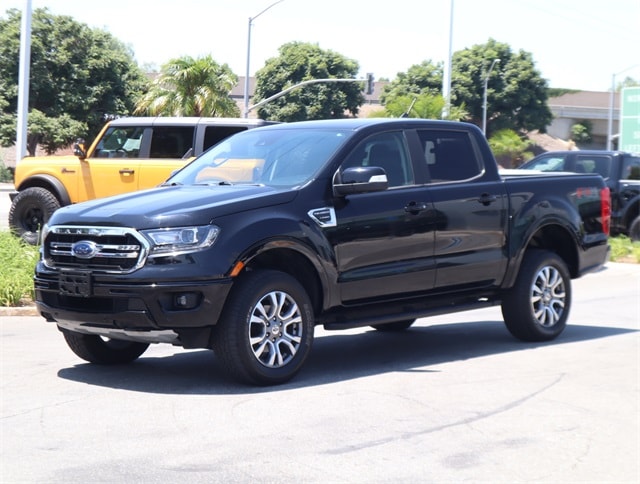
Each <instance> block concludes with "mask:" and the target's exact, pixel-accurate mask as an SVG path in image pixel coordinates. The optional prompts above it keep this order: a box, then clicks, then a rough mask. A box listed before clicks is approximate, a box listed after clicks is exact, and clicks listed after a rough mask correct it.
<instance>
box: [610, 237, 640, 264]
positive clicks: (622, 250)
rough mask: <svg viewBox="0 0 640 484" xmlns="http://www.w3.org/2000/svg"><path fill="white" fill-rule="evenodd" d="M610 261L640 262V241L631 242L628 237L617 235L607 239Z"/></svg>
mask: <svg viewBox="0 0 640 484" xmlns="http://www.w3.org/2000/svg"><path fill="white" fill-rule="evenodd" d="M609 245H610V246H611V261H612V262H630V263H632V264H640V242H637V241H636V242H632V241H631V239H630V238H629V237H626V236H624V235H619V236H618V237H611V238H610V239H609Z"/></svg>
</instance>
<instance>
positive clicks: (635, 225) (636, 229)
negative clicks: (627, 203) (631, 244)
mask: <svg viewBox="0 0 640 484" xmlns="http://www.w3.org/2000/svg"><path fill="white" fill-rule="evenodd" d="M629 238H630V239H631V240H633V241H636V242H637V241H640V215H639V216H637V217H636V218H634V219H633V222H631V225H629Z"/></svg>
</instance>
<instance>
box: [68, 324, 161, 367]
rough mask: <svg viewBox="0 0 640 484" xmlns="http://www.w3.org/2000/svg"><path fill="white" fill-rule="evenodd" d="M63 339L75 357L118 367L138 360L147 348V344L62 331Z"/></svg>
mask: <svg viewBox="0 0 640 484" xmlns="http://www.w3.org/2000/svg"><path fill="white" fill-rule="evenodd" d="M62 334H63V335H64V339H65V341H66V342H67V344H68V345H69V348H71V351H73V352H74V353H75V354H76V355H77V356H79V357H80V358H82V359H83V360H85V361H88V362H89V363H98V364H102V365H118V364H122V363H131V362H132V361H134V360H136V359H138V358H139V357H140V355H142V353H144V352H145V351H146V349H147V348H148V347H149V344H148V343H140V342H137V341H123V340H117V339H109V338H102V337H101V336H97V335H92V334H82V333H76V332H75V331H69V330H66V329H63V330H62Z"/></svg>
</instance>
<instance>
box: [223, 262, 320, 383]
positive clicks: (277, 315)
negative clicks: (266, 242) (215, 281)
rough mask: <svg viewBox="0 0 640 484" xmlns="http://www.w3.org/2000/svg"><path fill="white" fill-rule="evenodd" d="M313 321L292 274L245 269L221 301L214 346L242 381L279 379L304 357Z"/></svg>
mask: <svg viewBox="0 0 640 484" xmlns="http://www.w3.org/2000/svg"><path fill="white" fill-rule="evenodd" d="M313 325H314V321H313V309H312V307H311V301H310V300H309V296H308V295H307V293H306V291H305V290H304V288H303V287H302V285H301V284H300V283H299V282H298V281H297V280H296V279H294V278H293V277H291V276H290V275H288V274H285V273H283V272H279V271H273V270H260V271H255V272H248V273H246V274H244V275H243V276H241V278H240V279H239V280H238V281H237V282H236V287H234V289H233V291H232V293H231V295H230V296H229V300H228V301H227V303H226V304H225V309H224V312H223V314H222V317H221V318H220V321H219V322H218V324H217V326H216V329H215V333H214V341H213V349H214V352H215V353H216V356H217V357H219V358H220V360H221V362H222V364H223V366H224V367H225V368H226V370H227V371H228V372H229V373H230V374H231V375H232V376H233V377H235V378H236V379H238V380H240V381H242V382H244V383H250V384H258V385H274V384H279V383H284V382H286V381H288V380H290V379H291V378H293V376H295V374H296V373H298V371H299V370H300V368H301V367H302V365H303V363H304V361H305V360H306V358H307V355H308V354H309V351H310V350H311V344H312V342H313Z"/></svg>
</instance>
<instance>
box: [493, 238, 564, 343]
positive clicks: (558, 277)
mask: <svg viewBox="0 0 640 484" xmlns="http://www.w3.org/2000/svg"><path fill="white" fill-rule="evenodd" d="M570 308H571V277H570V275H569V270H568V269H567V266H566V264H565V263H564V261H563V260H562V259H561V258H560V257H558V256H557V255H556V254H554V253H553V252H549V251H546V250H530V251H529V252H528V253H527V254H525V256H524V259H523V261H522V265H521V266H520V273H519V274H518V278H517V280H516V283H515V285H514V286H513V288H511V290H509V291H508V292H507V294H505V297H504V298H503V300H502V315H503V317H504V322H505V324H506V326H507V329H508V330H509V332H510V333H511V334H512V335H513V336H515V337H516V338H518V339H520V340H523V341H549V340H552V339H554V338H556V337H557V336H558V335H559V334H560V333H562V331H563V330H564V328H565V327H566V324H567V318H568V317H569V310H570Z"/></svg>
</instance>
